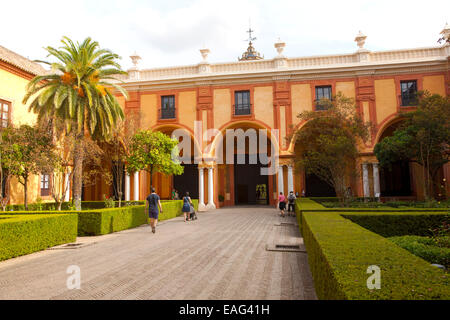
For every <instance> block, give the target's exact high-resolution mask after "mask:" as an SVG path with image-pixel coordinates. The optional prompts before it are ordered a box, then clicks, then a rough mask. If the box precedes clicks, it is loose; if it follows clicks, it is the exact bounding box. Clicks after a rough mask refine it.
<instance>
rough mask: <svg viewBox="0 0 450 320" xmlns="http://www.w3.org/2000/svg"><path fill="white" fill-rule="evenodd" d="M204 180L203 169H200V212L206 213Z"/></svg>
mask: <svg viewBox="0 0 450 320" xmlns="http://www.w3.org/2000/svg"><path fill="white" fill-rule="evenodd" d="M204 181H205V180H204V178H203V168H200V167H199V168H198V210H199V211H206V206H205V197H204V189H205V184H204Z"/></svg>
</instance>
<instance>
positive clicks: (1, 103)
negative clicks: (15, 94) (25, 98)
mask: <svg viewBox="0 0 450 320" xmlns="http://www.w3.org/2000/svg"><path fill="white" fill-rule="evenodd" d="M10 111H11V104H10V103H9V102H7V101H5V100H0V128H6V127H7V126H8V124H9V114H10Z"/></svg>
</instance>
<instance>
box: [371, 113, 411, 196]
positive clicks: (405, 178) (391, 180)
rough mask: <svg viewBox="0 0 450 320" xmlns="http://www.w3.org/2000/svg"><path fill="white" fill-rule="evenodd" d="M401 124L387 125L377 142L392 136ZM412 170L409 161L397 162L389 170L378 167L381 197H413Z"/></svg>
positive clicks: (399, 122)
mask: <svg viewBox="0 0 450 320" xmlns="http://www.w3.org/2000/svg"><path fill="white" fill-rule="evenodd" d="M401 124H402V121H401V120H397V121H395V122H393V123H391V124H390V125H388V126H387V127H386V128H385V129H384V130H383V132H382V134H381V135H380V138H379V141H382V140H383V139H384V138H386V137H390V136H392V135H393V134H394V131H395V130H397V129H398V128H399V126H400V125H401ZM411 174H412V168H411V163H410V161H397V162H395V163H393V164H392V166H391V168H383V167H380V192H381V196H382V197H410V196H412V195H413V187H412V179H411Z"/></svg>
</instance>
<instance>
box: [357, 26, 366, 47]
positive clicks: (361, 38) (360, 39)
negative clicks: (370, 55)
mask: <svg viewBox="0 0 450 320" xmlns="http://www.w3.org/2000/svg"><path fill="white" fill-rule="evenodd" d="M366 38H367V36H366V35H364V34H363V33H362V32H361V31H359V33H358V35H357V36H356V38H355V42H356V43H357V44H358V47H359V49H358V51H360V50H365V49H364V44H365V43H366Z"/></svg>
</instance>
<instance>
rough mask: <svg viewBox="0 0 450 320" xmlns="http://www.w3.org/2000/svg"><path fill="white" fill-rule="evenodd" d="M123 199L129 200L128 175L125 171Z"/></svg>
mask: <svg viewBox="0 0 450 320" xmlns="http://www.w3.org/2000/svg"><path fill="white" fill-rule="evenodd" d="M125 201H130V175H129V174H128V172H126V173H125Z"/></svg>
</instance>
